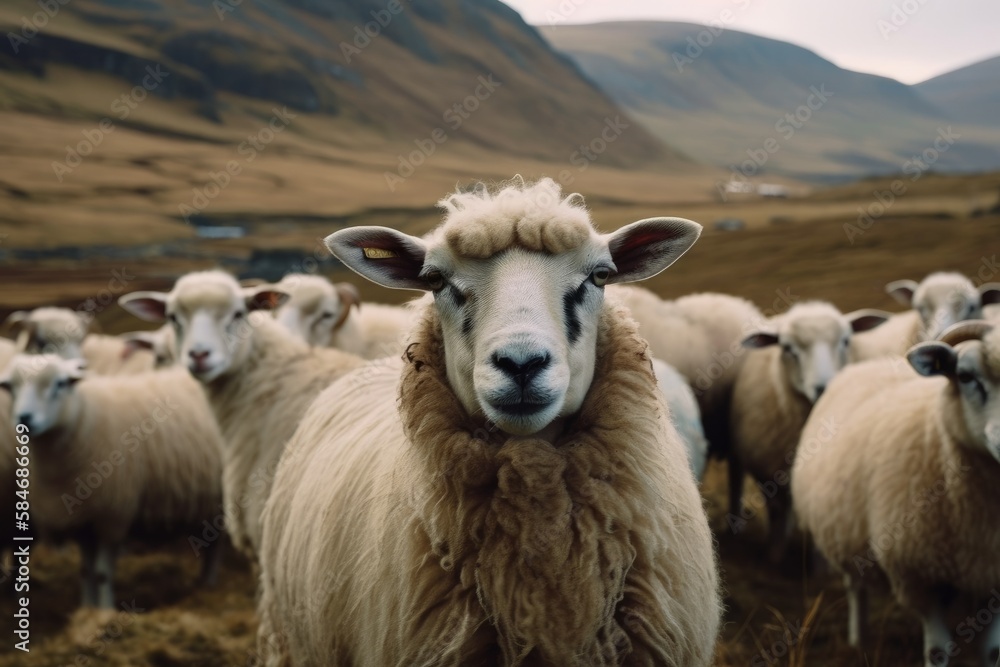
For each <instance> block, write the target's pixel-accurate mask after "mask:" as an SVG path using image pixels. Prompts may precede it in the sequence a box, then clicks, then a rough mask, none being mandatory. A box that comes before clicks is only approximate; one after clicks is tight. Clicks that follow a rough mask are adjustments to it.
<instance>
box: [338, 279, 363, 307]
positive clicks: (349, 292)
mask: <svg viewBox="0 0 1000 667" xmlns="http://www.w3.org/2000/svg"><path fill="white" fill-rule="evenodd" d="M333 288H334V289H335V290H337V297H338V298H339V299H340V303H341V305H342V306H343V308H344V309H345V310H350V309H351V306H354V307H355V308H357V309H358V310H361V292H359V291H358V288H357V287H355V286H354V285H353V284H352V283H337V284H336V285H334V286H333Z"/></svg>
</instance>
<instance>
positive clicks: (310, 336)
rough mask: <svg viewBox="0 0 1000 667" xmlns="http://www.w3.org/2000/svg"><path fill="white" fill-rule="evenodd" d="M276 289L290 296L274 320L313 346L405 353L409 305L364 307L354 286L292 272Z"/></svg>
mask: <svg viewBox="0 0 1000 667" xmlns="http://www.w3.org/2000/svg"><path fill="white" fill-rule="evenodd" d="M275 288H276V289H278V290H280V291H282V292H284V293H286V294H288V295H289V298H288V300H287V301H286V302H285V303H283V304H281V305H280V306H278V308H276V309H275V311H274V317H275V319H277V320H278V321H279V322H281V323H282V324H283V325H284V326H285V327H286V328H287V329H288V330H289V331H291V332H293V333H295V334H296V335H298V336H299V337H300V338H302V339H303V340H304V341H306V342H307V343H309V344H310V345H319V346H322V347H335V348H338V349H340V350H344V351H345V352H350V353H351V354H356V355H358V356H360V357H364V358H366V359H378V358H379V357H386V356H392V355H398V354H401V353H402V351H403V336H404V335H405V334H406V332H407V331H409V329H410V326H411V325H412V323H413V311H412V310H411V309H409V308H406V307H404V306H387V305H382V304H377V303H366V304H364V307H362V306H361V295H360V294H359V293H358V289H357V288H356V287H355V286H354V285H352V284H351V283H336V284H332V283H331V282H330V281H329V280H327V279H326V278H324V277H322V276H314V275H306V274H301V273H293V274H289V275H287V276H285V277H284V278H282V279H281V282H279V283H277V284H276V285H275ZM352 306H353V307H354V309H353V310H352Z"/></svg>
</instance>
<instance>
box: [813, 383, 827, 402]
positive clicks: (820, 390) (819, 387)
mask: <svg viewBox="0 0 1000 667" xmlns="http://www.w3.org/2000/svg"><path fill="white" fill-rule="evenodd" d="M814 389H815V390H816V398H817V400H818V399H819V397H820V396H822V395H823V392H824V391H826V385H825V384H818V385H816V386H815V387H814Z"/></svg>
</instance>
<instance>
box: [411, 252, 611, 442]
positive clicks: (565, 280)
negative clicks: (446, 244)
mask: <svg viewBox="0 0 1000 667" xmlns="http://www.w3.org/2000/svg"><path fill="white" fill-rule="evenodd" d="M612 266H613V263H612V261H611V256H610V254H609V253H608V251H607V248H606V247H604V248H601V247H600V244H594V245H593V246H588V247H586V248H580V249H578V250H576V251H572V252H565V253H561V254H558V255H544V254H542V253H537V252H529V251H525V250H522V249H518V248H514V249H510V250H507V251H504V252H502V253H500V254H498V255H496V256H494V257H491V258H489V259H485V260H478V259H477V260H470V259H464V258H456V257H453V256H451V255H450V253H448V252H441V251H440V249H439V251H438V252H434V253H429V257H428V261H427V262H426V264H425V267H424V271H423V275H424V276H425V278H426V279H427V280H428V281H429V283H430V287H431V289H432V291H433V293H434V302H435V305H436V306H437V310H438V314H439V316H440V320H441V327H442V331H443V334H444V336H443V337H444V344H445V358H446V361H447V371H448V380H449V381H450V383H451V386H452V388H453V389H454V390H455V393H456V395H457V396H458V397H459V398H460V399H461V400H462V403H463V404H464V406H465V408H466V410H468V411H469V412H471V413H477V412H482V413H484V414H485V415H486V417H487V418H488V419H489V420H490V421H492V422H494V423H496V424H498V425H500V426H501V428H503V429H504V430H505V431H508V432H510V433H515V434H526V433H534V432H536V431H538V430H540V429H541V428H544V427H545V426H546V425H548V424H549V423H550V422H552V421H553V420H554V419H555V418H556V417H559V416H565V415H568V414H572V413H574V412H576V411H577V410H579V408H580V405H581V403H583V398H584V396H586V394H587V390H588V389H589V388H590V383H591V380H592V379H593V376H594V362H595V351H596V345H597V322H598V318H599V315H600V311H601V307H602V304H603V302H604V289H603V287H604V285H605V284H606V283H607V281H608V279H609V277H610V274H611V270H612V269H611V267H612Z"/></svg>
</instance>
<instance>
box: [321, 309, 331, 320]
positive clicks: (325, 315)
mask: <svg viewBox="0 0 1000 667" xmlns="http://www.w3.org/2000/svg"><path fill="white" fill-rule="evenodd" d="M332 318H333V313H331V312H330V311H329V310H325V311H323V313H322V314H321V315H320V316H319V319H321V320H329V319H332Z"/></svg>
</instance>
